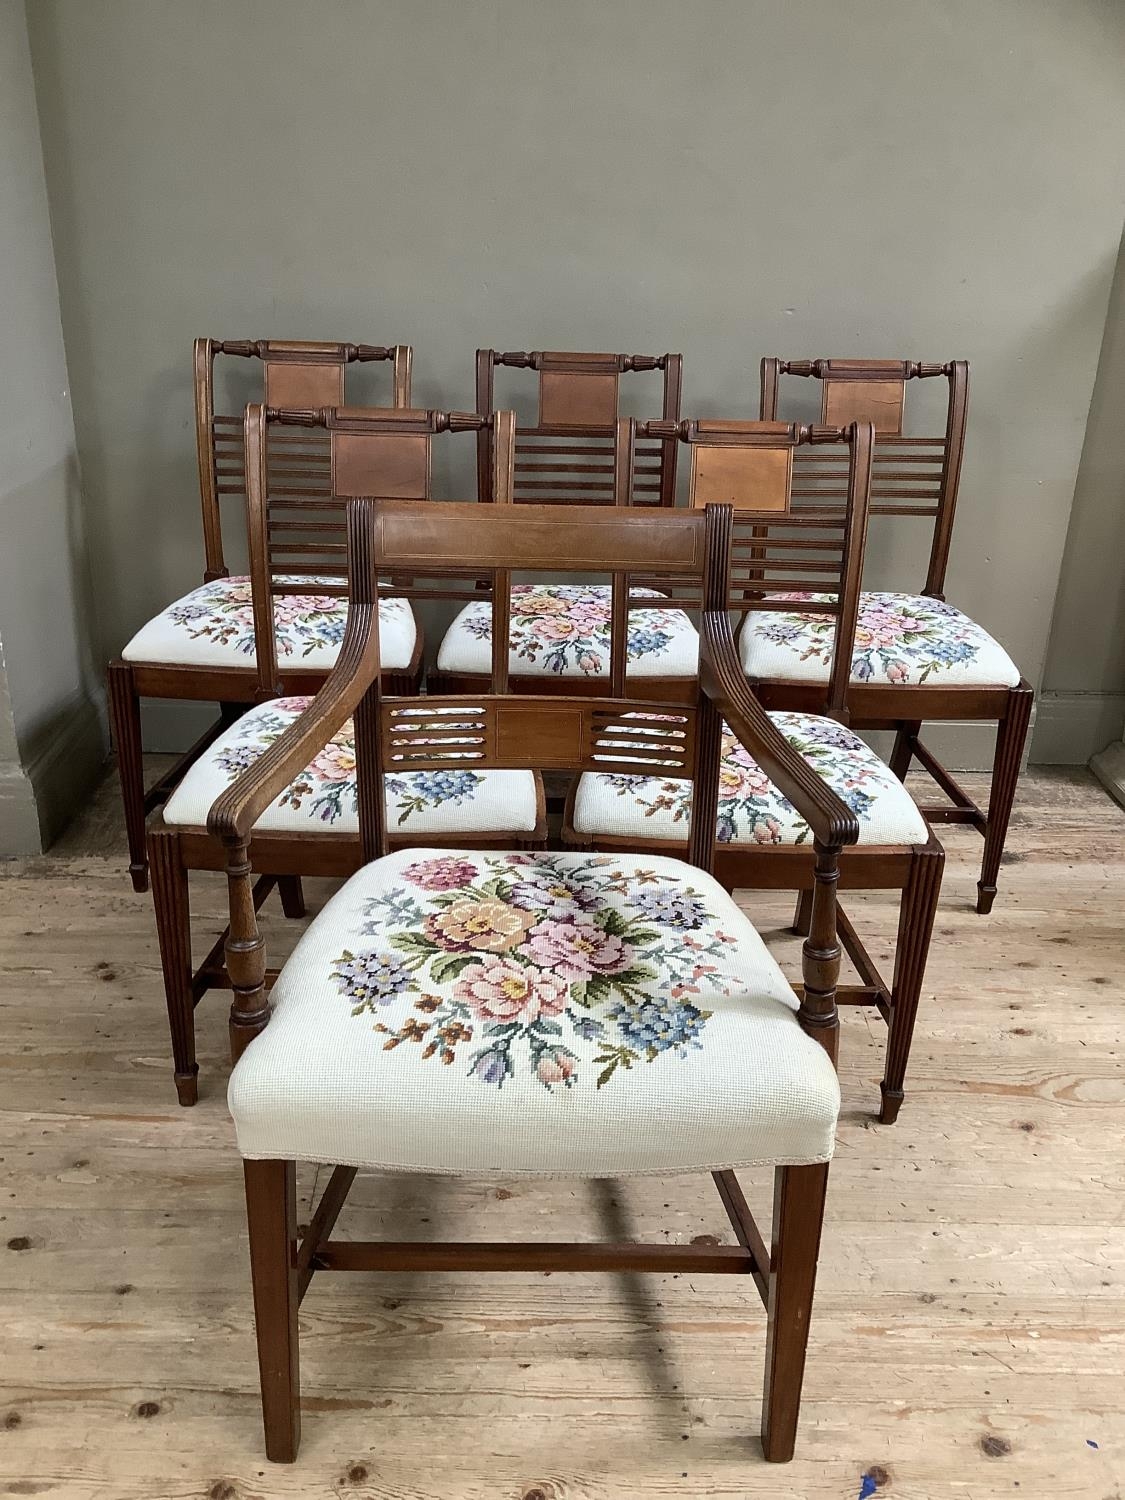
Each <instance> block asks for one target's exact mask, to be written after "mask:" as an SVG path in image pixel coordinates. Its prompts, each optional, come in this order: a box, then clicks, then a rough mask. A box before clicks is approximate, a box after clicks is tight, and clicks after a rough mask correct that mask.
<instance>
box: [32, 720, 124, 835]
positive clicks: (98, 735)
mask: <svg viewBox="0 0 1125 1500" xmlns="http://www.w3.org/2000/svg"><path fill="white" fill-rule="evenodd" d="M108 748H109V747H108V745H107V743H106V734H105V728H104V725H103V722H102V716H101V714H100V713H99V712H98V706H97V704H96V703H95V702H94V701H93V699H91V698H87V697H86V696H85V695H84V694H83V695H82V696H81V697H76V698H74V699H72V700H71V702H70V703H69V704H68V705H67V706H66V707H65V708H63V709H61V710H60V711H59V712H58V713H57V714H55V715H54V716H53V718H52V719H51V723H50V728H49V730H46V731H41V732H40V733H39V734H37V735H36V737H35V741H34V747H33V749H32V752H31V754H30V755H29V756H28V757H27V760H26V761H25V763H24V766H23V771H24V773H25V775H26V778H27V780H28V782H29V783H30V786H31V789H32V794H33V797H34V801H35V806H36V810H37V814H38V821H39V848H38V849H37V850H34V851H24V852H35V853H39V852H42V850H44V849H47V848H49V847H50V845H51V844H52V843H53V842H54V841H55V839H56V838H58V836H59V834H60V833H61V832H62V831H63V829H64V828H65V827H66V825H67V823H69V822H70V820H71V818H73V817H74V815H75V813H76V812H77V811H78V810H79V808H80V807H81V806H82V804H83V803H84V802H85V800H86V798H87V797H88V796H89V794H90V792H91V791H92V790H93V788H94V787H95V786H96V785H97V783H98V781H99V780H100V779H101V776H102V773H103V771H104V769H105V763H106V755H107V753H108Z"/></svg>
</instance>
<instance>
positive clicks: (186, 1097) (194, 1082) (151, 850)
mask: <svg viewBox="0 0 1125 1500" xmlns="http://www.w3.org/2000/svg"><path fill="white" fill-rule="evenodd" d="M148 856H149V868H150V870H151V873H152V904H153V907H154V908H155V911H156V936H157V941H158V942H159V944H160V965H161V968H162V969H163V971H164V998H165V1001H166V1003H167V1006H168V1029H169V1031H170V1032H171V1034H172V1065H173V1067H174V1068H175V1077H176V1093H177V1094H178V1095H179V1100H180V1103H181V1104H183V1105H191V1104H194V1103H195V1101H196V1099H197V1098H198V1097H199V1064H198V1063H197V1062H196V1060H195V996H194V994H193V992H192V967H191V912H190V908H189V906H188V873H187V870H186V869H185V868H184V862H183V857H182V854H181V850H180V836H179V834H178V833H177V832H175V830H173V829H170V828H154V829H153V830H152V832H151V833H150V834H149V836H148Z"/></svg>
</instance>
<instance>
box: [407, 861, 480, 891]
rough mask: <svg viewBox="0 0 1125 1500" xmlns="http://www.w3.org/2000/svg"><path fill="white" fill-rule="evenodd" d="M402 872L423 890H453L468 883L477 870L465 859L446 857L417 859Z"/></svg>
mask: <svg viewBox="0 0 1125 1500" xmlns="http://www.w3.org/2000/svg"><path fill="white" fill-rule="evenodd" d="M402 873H403V874H404V875H405V876H406V878H407V880H409V881H411V882H412V884H414V885H418V886H421V887H422V889H423V890H424V891H455V890H457V889H459V887H461V886H463V885H470V884H471V883H472V881H473V878H474V877H475V875H476V873H477V872H476V868H475V866H473V865H471V864H470V863H469V861H468V860H467V859H454V858H451V857H446V858H442V859H420V860H417V861H416V862H415V863H414V864H412V865H407V867H406V869H405V870H403V872H402Z"/></svg>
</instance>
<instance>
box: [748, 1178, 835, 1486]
mask: <svg viewBox="0 0 1125 1500" xmlns="http://www.w3.org/2000/svg"><path fill="white" fill-rule="evenodd" d="M827 1187H828V1163H827V1162H823V1163H820V1164H817V1165H815V1166H808V1167H778V1168H777V1169H776V1170H775V1172H774V1191H773V1235H772V1244H771V1247H770V1285H769V1304H768V1309H767V1316H768V1323H767V1327H766V1384H765V1390H764V1392H763V1395H762V1449H763V1452H764V1453H765V1456H766V1458H767V1459H768V1460H769V1461H770V1463H781V1464H783V1463H788V1462H789V1460H790V1459H791V1458H792V1457H793V1449H794V1446H795V1445H796V1441H797V1418H798V1416H799V1414H800V1410H801V1384H802V1382H803V1380H804V1376H805V1352H806V1350H807V1348H808V1341H809V1318H810V1316H811V1313H812V1302H813V1290H814V1287H815V1285H816V1260H817V1255H818V1254H819V1252H820V1231H821V1227H822V1225H823V1223H824V1198H825V1193H826V1190H827Z"/></svg>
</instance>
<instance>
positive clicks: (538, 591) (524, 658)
mask: <svg viewBox="0 0 1125 1500" xmlns="http://www.w3.org/2000/svg"><path fill="white" fill-rule="evenodd" d="M633 595H634V597H640V596H642V595H643V596H646V597H652V598H659V597H660V595H659V594H658V593H657V592H656V591H655V590H653V589H634V590H633ZM610 605H611V591H610V589H609V588H608V587H606V586H604V585H601V584H577V583H575V584H570V583H536V584H529V583H517V584H513V586H512V613H511V628H510V632H509V644H510V651H509V657H508V661H509V670H510V671H511V672H513V673H519V674H521V675H523V676H536V677H548V676H554V677H599V676H604V675H605V674H606V673H607V672H608V671H609V666H610V662H609V656H610ZM627 658H628V673H629V675H630V676H631V677H694V676H695V674H696V673H697V671H698V670H699V637H698V635H697V634H696V631H695V627H694V625H692V623H691V621H690V620H689V619H688V617H687V615H686V614H684V612H683V611H682V610H678V609H652V610H648V609H637V610H632V611H630V614H629V631H628V651H627ZM437 668H438V671H439V672H477V673H487V672H490V671H491V670H492V604H491V602H490V601H489V600H487V599H482V600H481V601H480V602H479V603H473V604H467V605H466V606H465V608H464V609H463V610H462V611H461V612H460V614H458V616H457V617H456V619H455V620H454V621H453V624H452V625H451V626H450V627H449V630H448V631H447V632H446V635H445V639H444V640H443V641H442V643H441V645H440V647H439V648H438V656H437Z"/></svg>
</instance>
